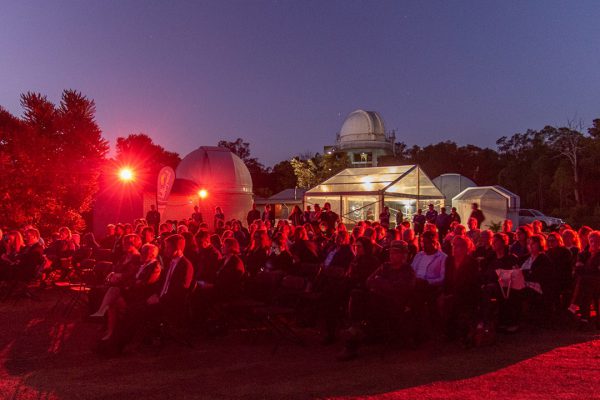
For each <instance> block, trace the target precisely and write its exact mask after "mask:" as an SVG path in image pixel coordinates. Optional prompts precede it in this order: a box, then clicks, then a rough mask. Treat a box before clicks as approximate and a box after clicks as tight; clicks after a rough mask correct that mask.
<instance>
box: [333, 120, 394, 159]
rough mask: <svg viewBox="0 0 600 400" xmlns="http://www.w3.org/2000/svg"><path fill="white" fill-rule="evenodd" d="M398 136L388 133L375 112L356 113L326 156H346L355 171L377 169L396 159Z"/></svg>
mask: <svg viewBox="0 0 600 400" xmlns="http://www.w3.org/2000/svg"><path fill="white" fill-rule="evenodd" d="M395 142H396V134H395V132H386V130H385V124H384V122H383V118H381V115H379V113H377V112H375V111H364V110H360V109H359V110H355V111H352V112H351V113H350V114H348V116H347V117H346V119H345V120H344V123H343V124H342V127H341V129H340V132H339V133H338V134H337V136H336V142H335V145H333V146H325V148H324V152H325V154H332V153H335V152H344V153H346V154H347V155H348V158H349V159H350V164H351V166H352V167H376V166H378V165H379V164H378V160H379V158H380V157H383V156H393V155H394V147H395Z"/></svg>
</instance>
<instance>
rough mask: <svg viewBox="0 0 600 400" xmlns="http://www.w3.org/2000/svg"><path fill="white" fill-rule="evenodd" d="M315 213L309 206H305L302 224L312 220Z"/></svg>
mask: <svg viewBox="0 0 600 400" xmlns="http://www.w3.org/2000/svg"><path fill="white" fill-rule="evenodd" d="M314 215H315V212H314V211H312V210H311V208H310V206H306V211H304V223H310V222H311V221H312V220H313V219H314Z"/></svg>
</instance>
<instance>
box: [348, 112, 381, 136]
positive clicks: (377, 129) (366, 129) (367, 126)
mask: <svg viewBox="0 0 600 400" xmlns="http://www.w3.org/2000/svg"><path fill="white" fill-rule="evenodd" d="M369 140H372V141H385V125H384V124H383V118H381V115H379V113H377V112H375V111H364V110H355V111H352V112H351V113H350V114H348V116H347V117H346V119H345V120H344V123H343V124H342V129H341V130H340V135H339V141H340V142H352V141H369Z"/></svg>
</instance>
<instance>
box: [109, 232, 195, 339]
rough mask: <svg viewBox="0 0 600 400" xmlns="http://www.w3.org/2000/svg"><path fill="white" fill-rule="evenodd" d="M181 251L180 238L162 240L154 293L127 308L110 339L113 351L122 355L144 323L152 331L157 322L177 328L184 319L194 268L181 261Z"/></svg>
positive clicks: (184, 259)
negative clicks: (161, 259)
mask: <svg viewBox="0 0 600 400" xmlns="http://www.w3.org/2000/svg"><path fill="white" fill-rule="evenodd" d="M184 249H185V239H184V238H183V236H181V235H178V234H174V235H171V236H169V237H167V238H166V239H165V249H164V252H163V253H164V254H163V255H164V259H165V269H164V271H163V272H162V273H161V275H160V279H159V280H158V282H157V284H156V286H155V288H156V289H155V290H154V291H153V293H152V294H151V295H150V296H149V297H148V298H146V299H145V301H140V302H139V303H135V302H133V303H132V304H130V305H128V306H127V311H126V313H125V316H124V318H123V319H122V324H119V325H118V326H117V329H116V330H115V334H114V335H113V337H114V339H115V344H116V350H117V351H122V349H123V347H124V346H125V345H126V344H127V343H128V342H129V340H131V338H132V337H133V335H134V334H135V332H136V331H137V330H138V328H139V327H140V326H141V325H142V324H143V323H144V322H148V323H149V324H150V326H152V327H154V328H156V327H157V326H158V323H159V322H161V321H168V322H171V323H175V324H177V323H179V322H181V321H183V319H184V318H185V315H186V311H185V310H186V307H185V302H186V300H187V298H188V294H189V293H190V288H191V287H192V281H193V277H194V268H193V267H192V263H191V262H190V261H189V260H188V259H187V258H185V257H184V255H183V251H184Z"/></svg>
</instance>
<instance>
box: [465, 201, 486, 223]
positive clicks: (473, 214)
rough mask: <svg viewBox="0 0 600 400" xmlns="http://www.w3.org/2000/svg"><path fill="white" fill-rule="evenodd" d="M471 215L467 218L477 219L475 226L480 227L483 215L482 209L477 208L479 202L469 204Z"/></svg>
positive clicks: (483, 218)
mask: <svg viewBox="0 0 600 400" xmlns="http://www.w3.org/2000/svg"><path fill="white" fill-rule="evenodd" d="M471 210H473V211H471V215H470V216H469V218H475V219H476V220H477V228H481V223H482V222H483V221H485V215H483V211H481V210H480V209H479V204H477V203H473V204H471Z"/></svg>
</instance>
